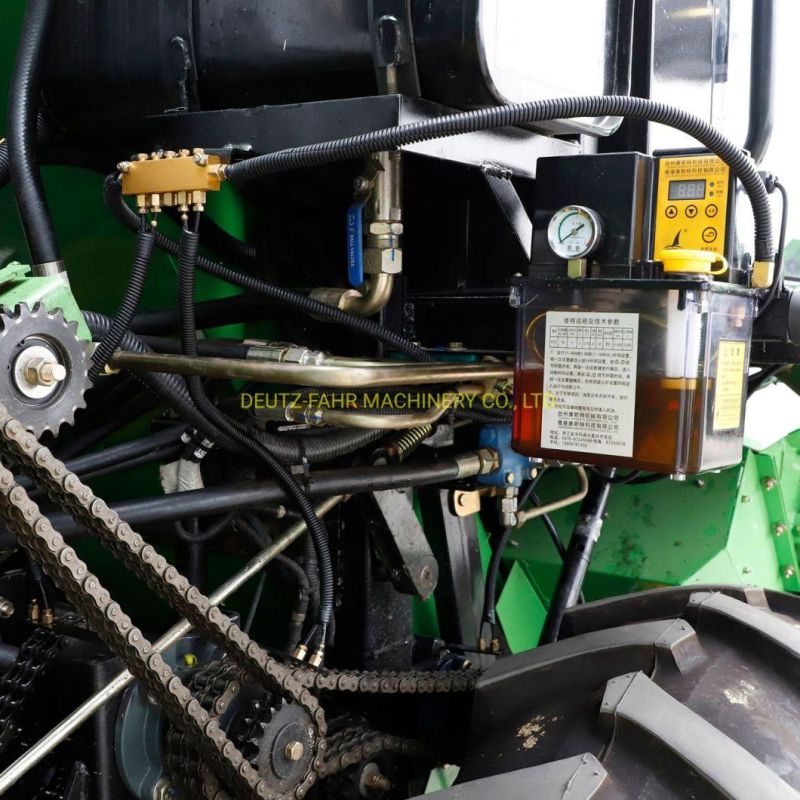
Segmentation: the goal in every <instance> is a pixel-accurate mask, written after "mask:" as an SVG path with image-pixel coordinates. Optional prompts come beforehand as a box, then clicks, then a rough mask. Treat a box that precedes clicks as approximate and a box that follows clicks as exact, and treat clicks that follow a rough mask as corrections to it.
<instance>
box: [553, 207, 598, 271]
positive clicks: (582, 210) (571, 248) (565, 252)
mask: <svg viewBox="0 0 800 800" xmlns="http://www.w3.org/2000/svg"><path fill="white" fill-rule="evenodd" d="M547 241H548V242H549V244H550V249H551V250H552V251H553V252H554V253H555V254H556V255H557V256H558V257H559V258H565V259H567V260H572V259H577V258H587V257H588V256H590V255H591V254H592V253H594V251H595V250H597V248H598V247H599V246H600V243H601V242H602V241H603V220H602V219H601V218H600V215H599V214H598V213H597V212H596V211H592V209H591V208H586V207H585V206H564V208H562V209H561V210H560V211H556V213H555V214H553V218H552V219H551V220H550V224H549V225H548V226H547Z"/></svg>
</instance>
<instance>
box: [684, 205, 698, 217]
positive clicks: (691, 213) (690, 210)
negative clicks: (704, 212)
mask: <svg viewBox="0 0 800 800" xmlns="http://www.w3.org/2000/svg"><path fill="white" fill-rule="evenodd" d="M686 216H687V217H689V219H694V218H695V217H696V216H697V206H686Z"/></svg>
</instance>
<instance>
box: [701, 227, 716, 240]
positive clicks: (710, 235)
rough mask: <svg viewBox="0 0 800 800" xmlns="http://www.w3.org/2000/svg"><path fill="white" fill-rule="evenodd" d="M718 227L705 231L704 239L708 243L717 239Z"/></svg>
mask: <svg viewBox="0 0 800 800" xmlns="http://www.w3.org/2000/svg"><path fill="white" fill-rule="evenodd" d="M717 235H718V234H717V229H716V228H711V227H709V228H706V229H705V230H704V231H703V241H704V242H705V243H706V244H712V243H713V242H716V241H717Z"/></svg>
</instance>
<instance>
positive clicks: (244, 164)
mask: <svg viewBox="0 0 800 800" xmlns="http://www.w3.org/2000/svg"><path fill="white" fill-rule="evenodd" d="M603 116H612V117H627V118H629V119H640V120H647V121H649V122H657V123H660V124H661V125H666V126H668V127H670V128H676V129H677V130H679V131H683V132H684V133H686V134H688V135H689V136H691V137H693V138H694V139H696V140H697V141H698V142H700V143H701V144H703V145H704V146H705V147H707V148H708V149H709V150H710V151H711V152H713V153H716V155H718V156H719V157H720V158H721V159H722V160H723V161H724V162H725V163H726V164H728V165H729V166H730V168H731V170H732V171H733V173H734V174H735V175H736V177H737V178H739V180H740V181H741V182H742V186H744V189H745V191H746V192H747V194H748V196H749V198H750V202H751V204H752V206H753V214H754V216H755V221H756V238H755V257H756V260H757V261H772V260H773V259H774V257H775V247H774V244H773V234H772V213H771V209H770V204H769V197H768V196H767V192H766V189H765V188H764V183H763V181H762V180H761V177H760V176H759V174H758V171H757V169H756V167H755V164H754V163H753V160H752V159H751V158H750V156H749V155H748V154H747V153H746V152H745V151H744V150H742V148H741V147H739V146H738V145H737V144H736V143H735V142H733V141H731V140H730V139H728V137H727V136H724V135H723V134H722V133H721V132H720V131H718V130H717V129H716V128H714V127H712V126H711V125H709V124H708V123H707V122H705V121H704V120H702V119H700V117H697V116H695V115H693V114H689V113H688V112H686V111H683V110H682V109H679V108H675V107H673V106H669V105H666V104H664V103H658V102H655V101H654V100H648V99H645V98H642V97H625V96H605V97H604V96H599V97H565V98H556V99H552V100H537V101H534V102H530V103H517V104H514V105H506V106H494V107H492V108H480V109H476V110H474V111H463V112H456V113H453V114H445V115H444V116H441V117H436V118H434V119H427V120H422V121H420V122H412V123H409V124H407V125H397V126H394V127H391V128H383V129H382V130H378V131H371V132H369V133H362V134H359V135H357V136H348V137H346V138H344V139H335V140H333V141H330V142H321V143H319V144H310V145H304V146H303V147H291V148H287V149H285V150H279V151H278V152H276V153H267V154H266V155H261V156H255V157H253V158H248V159H245V160H244V161H240V162H238V163H236V164H231V165H230V166H227V167H225V177H226V178H227V180H229V181H230V182H231V183H234V184H240V183H244V182H246V181H249V180H253V179H254V178H261V177H264V176H266V175H271V174H273V173H276V172H283V171H285V170H289V169H297V168H299V167H313V166H317V165H320V164H330V163H332V162H335V161H344V160H349V159H356V158H363V157H364V156H367V155H369V154H370V153H377V152H380V151H383V150H395V149H397V148H398V147H403V146H405V145H410V144H415V143H417V142H423V141H426V140H429V139H439V138H443V137H446V136H457V135H459V134H462V133H473V132H475V131H485V130H491V129H494V128H505V127H508V126H515V125H526V124H530V123H534V122H546V121H550V120H555V119H573V118H576V117H603Z"/></svg>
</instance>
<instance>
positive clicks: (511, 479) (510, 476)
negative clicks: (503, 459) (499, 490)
mask: <svg viewBox="0 0 800 800" xmlns="http://www.w3.org/2000/svg"><path fill="white" fill-rule="evenodd" d="M504 480H505V482H506V483H507V484H508V485H509V486H513V485H514V473H513V472H506V474H505V475H504Z"/></svg>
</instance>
